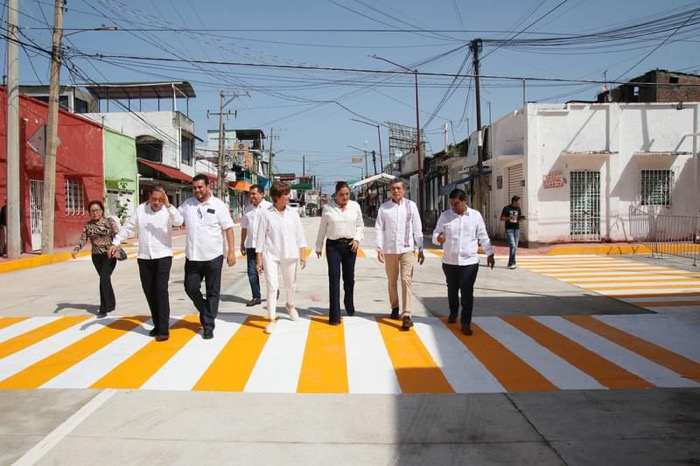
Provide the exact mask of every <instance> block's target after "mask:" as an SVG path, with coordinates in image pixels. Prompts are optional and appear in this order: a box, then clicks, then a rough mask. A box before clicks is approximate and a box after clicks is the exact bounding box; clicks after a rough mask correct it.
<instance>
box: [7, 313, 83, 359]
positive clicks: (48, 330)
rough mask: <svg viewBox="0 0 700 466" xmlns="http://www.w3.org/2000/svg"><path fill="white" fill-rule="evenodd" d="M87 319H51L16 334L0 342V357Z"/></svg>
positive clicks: (81, 317)
mask: <svg viewBox="0 0 700 466" xmlns="http://www.w3.org/2000/svg"><path fill="white" fill-rule="evenodd" d="M87 319H88V317H85V316H71V317H64V318H62V319H56V320H51V321H49V322H48V323H47V324H45V325H42V326H41V327H39V328H36V329H34V330H31V331H29V332H27V333H23V334H21V335H17V336H15V337H14V338H10V339H9V340H6V341H3V342H2V343H0V359H3V358H6V357H8V356H10V355H11V354H14V353H17V352H18V351H21V350H23V349H25V348H27V347H29V346H32V345H33V344H35V343H37V342H39V341H41V340H43V339H45V338H47V337H50V336H51V335H55V334H57V333H59V332H62V331H63V330H65V329H67V328H69V327H72V326H74V325H76V324H79V323H81V322H84V321H86V320H87Z"/></svg>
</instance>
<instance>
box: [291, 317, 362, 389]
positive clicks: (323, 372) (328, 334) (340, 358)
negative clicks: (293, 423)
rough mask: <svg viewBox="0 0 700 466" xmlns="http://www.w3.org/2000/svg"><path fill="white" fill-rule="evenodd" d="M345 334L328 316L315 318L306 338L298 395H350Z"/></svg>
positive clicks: (341, 327)
mask: <svg viewBox="0 0 700 466" xmlns="http://www.w3.org/2000/svg"><path fill="white" fill-rule="evenodd" d="M349 391H350V388H349V384H348V367H347V361H346V359H345V332H344V330H343V326H342V325H330V324H329V323H328V319H327V318H324V317H312V318H311V324H310V325H309V335H308V337H307V338H306V349H305V350H304V360H303V362H302V365H301V373H300V374H299V384H298V386H297V392H298V393H348V392H349Z"/></svg>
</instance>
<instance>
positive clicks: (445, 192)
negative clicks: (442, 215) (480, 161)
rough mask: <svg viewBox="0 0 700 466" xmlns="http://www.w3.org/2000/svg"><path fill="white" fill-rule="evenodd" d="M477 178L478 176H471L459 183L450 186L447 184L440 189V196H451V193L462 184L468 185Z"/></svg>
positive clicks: (454, 182)
mask: <svg viewBox="0 0 700 466" xmlns="http://www.w3.org/2000/svg"><path fill="white" fill-rule="evenodd" d="M475 178H477V175H470V176H468V177H466V178H464V179H461V180H459V181H453V182H452V183H450V184H446V185H445V186H441V187H440V189H438V194H439V195H440V196H449V195H450V193H451V192H452V190H453V189H455V188H456V187H457V186H459V185H460V184H464V183H468V182H470V181H471V180H473V179H475Z"/></svg>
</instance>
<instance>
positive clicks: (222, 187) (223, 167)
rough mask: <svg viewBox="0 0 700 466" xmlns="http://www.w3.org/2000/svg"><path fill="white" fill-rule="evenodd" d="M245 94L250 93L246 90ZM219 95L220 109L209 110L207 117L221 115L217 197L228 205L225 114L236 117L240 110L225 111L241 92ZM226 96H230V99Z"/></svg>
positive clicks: (221, 93) (222, 92)
mask: <svg viewBox="0 0 700 466" xmlns="http://www.w3.org/2000/svg"><path fill="white" fill-rule="evenodd" d="M243 95H248V93H247V92H246V93H245V94H243ZM219 97H220V98H221V100H220V103H219V111H218V112H216V113H211V112H209V111H207V118H209V115H219V162H218V169H217V173H218V177H217V178H218V187H217V192H216V197H218V198H219V199H221V200H222V201H224V202H225V203H226V205H229V197H228V185H227V183H226V172H227V170H228V164H227V161H226V129H225V127H224V116H227V117H228V116H231V115H233V117H234V118H236V117H237V116H238V111H234V112H233V113H231V111H230V110H229V111H228V112H225V111H224V109H225V108H226V106H227V105H228V104H230V103H231V102H233V100H234V99H237V98H238V97H240V94H238V93H237V92H224V91H221V92H220V93H219ZM226 97H230V99H228V100H224V99H226Z"/></svg>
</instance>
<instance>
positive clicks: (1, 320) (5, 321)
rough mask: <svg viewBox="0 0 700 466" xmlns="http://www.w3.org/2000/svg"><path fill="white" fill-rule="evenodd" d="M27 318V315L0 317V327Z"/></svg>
mask: <svg viewBox="0 0 700 466" xmlns="http://www.w3.org/2000/svg"><path fill="white" fill-rule="evenodd" d="M23 320H27V317H2V318H0V329H3V328H5V327H9V326H10V325H14V324H16V323H17V322H22V321H23Z"/></svg>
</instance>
